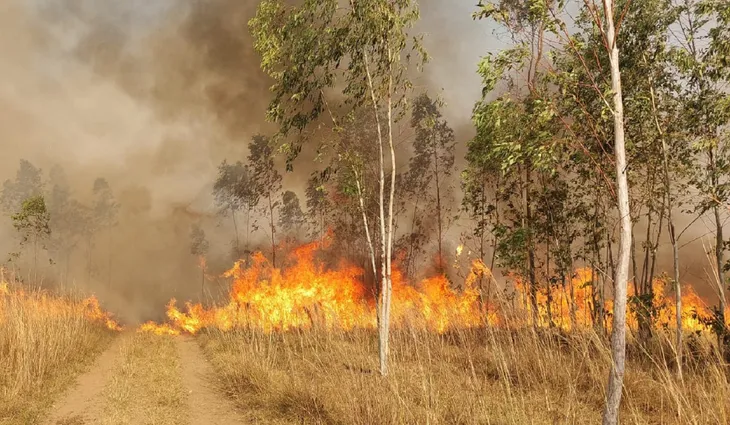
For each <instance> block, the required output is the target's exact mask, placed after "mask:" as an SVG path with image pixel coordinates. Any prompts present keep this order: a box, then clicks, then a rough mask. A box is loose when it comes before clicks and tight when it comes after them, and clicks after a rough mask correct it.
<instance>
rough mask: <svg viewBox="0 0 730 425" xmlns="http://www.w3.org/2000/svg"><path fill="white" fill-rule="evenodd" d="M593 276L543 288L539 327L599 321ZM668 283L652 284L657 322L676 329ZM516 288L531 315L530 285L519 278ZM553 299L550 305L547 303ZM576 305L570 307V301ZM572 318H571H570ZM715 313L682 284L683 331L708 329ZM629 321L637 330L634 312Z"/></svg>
mask: <svg viewBox="0 0 730 425" xmlns="http://www.w3.org/2000/svg"><path fill="white" fill-rule="evenodd" d="M593 280H594V279H593V274H592V270H591V269H590V268H581V269H578V270H577V271H576V272H575V273H574V276H573V277H572V278H571V279H566V283H565V285H555V286H552V287H551V288H550V292H549V293H548V290H547V288H546V287H545V286H544V285H541V286H540V288H539V289H538V291H537V294H536V299H537V305H538V314H537V316H538V323H539V325H540V326H549V325H550V318H552V325H553V326H557V327H560V328H562V329H565V330H570V329H571V328H572V326H573V324H574V325H575V326H577V327H591V326H593V325H594V324H595V323H597V321H598V320H599V318H598V317H593V316H592V314H593V313H594V309H593V305H595V303H599V302H600V295H599V293H598V290H596V287H595V286H594V284H593ZM668 284H669V282H668V280H667V279H666V278H655V279H654V281H653V282H652V292H653V299H652V305H653V306H654V308H655V312H654V318H653V320H654V323H655V324H656V325H657V326H659V327H666V328H670V329H676V311H677V309H676V304H675V302H674V298H673V297H672V296H668V295H667V292H668V286H669V285H668ZM515 288H516V290H517V293H518V295H519V299H520V303H521V306H522V307H523V308H524V309H525V310H526V311H528V312H531V311H532V306H531V302H530V292H529V288H528V286H527V285H526V284H525V283H523V282H522V281H521V280H520V279H517V278H515ZM633 289H634V287H633V285H631V286H630V287H629V294H628V295H629V297H632V296H634V291H633ZM548 299H550V302H548ZM571 299H572V300H573V303H572V305H571V301H570V300H571ZM571 315H572V319H571ZM612 315H613V300H610V299H608V300H605V301H604V316H605V318H608V317H611V316H612ZM711 316H712V311H711V309H710V308H709V307H708V305H707V303H705V301H703V300H702V299H701V298H700V297H699V295H697V293H696V292H695V291H694V289H693V288H692V287H691V286H689V285H682V311H681V317H682V329H684V330H687V331H690V332H695V331H704V330H707V326H706V324H705V323H703V319H704V320H705V321H707V320H708V319H709V318H710V317H711ZM725 318H726V320H727V321H728V323H727V325H728V326H730V309H728V310H727V311H726V312H725ZM626 321H627V323H628V325H629V326H630V327H633V328H636V327H637V326H638V320H637V317H636V314H635V312H632V311H631V309H629V311H628V312H627V316H626ZM605 325H606V326H607V327H608V328H610V325H611V322H610V321H608V320H606V323H605Z"/></svg>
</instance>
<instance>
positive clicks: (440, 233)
mask: <svg viewBox="0 0 730 425" xmlns="http://www.w3.org/2000/svg"><path fill="white" fill-rule="evenodd" d="M433 161H434V177H435V179H436V214H437V216H436V218H437V225H438V272H439V273H443V272H444V256H443V249H442V246H443V229H444V228H443V217H442V212H441V187H440V186H441V181H440V178H439V177H440V176H439V156H438V151H437V149H436V146H435V143H434V149H433Z"/></svg>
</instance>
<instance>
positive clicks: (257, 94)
mask: <svg viewBox="0 0 730 425" xmlns="http://www.w3.org/2000/svg"><path fill="white" fill-rule="evenodd" d="M153 3H154V5H152V4H151V3H150V2H144V1H128V2H115V1H112V0H109V1H81V0H79V1H75V0H45V1H41V0H37V1H34V2H22V1H20V0H10V1H7V2H3V5H2V6H0V26H2V28H3V31H4V34H5V37H3V39H2V41H0V57H2V59H3V66H2V67H0V80H1V81H2V83H0V117H2V118H0V120H2V122H1V124H0V140H2V142H0V143H2V150H3V155H2V156H0V179H2V180H5V179H9V178H12V177H13V176H14V174H15V171H16V169H17V165H18V160H19V159H20V158H24V159H28V160H30V161H31V162H32V163H34V164H35V165H36V166H39V167H41V168H43V170H44V175H45V177H46V178H48V171H49V170H50V168H51V167H52V166H54V165H60V166H62V167H63V168H64V169H65V171H66V173H67V174H68V180H69V182H70V184H71V186H72V189H73V196H74V197H75V198H77V199H79V200H81V201H82V202H87V203H88V201H90V197H91V188H92V184H93V181H94V180H95V179H96V178H97V177H104V178H106V179H107V180H108V181H109V182H110V184H111V187H112V189H113V191H114V193H115V195H116V197H117V200H118V201H119V202H120V204H121V210H120V217H119V225H118V226H117V228H115V230H114V232H113V233H112V234H111V235H110V236H107V235H106V233H104V232H99V235H98V237H96V238H95V241H94V245H93V248H92V249H91V250H90V253H89V252H82V251H89V250H87V249H86V248H79V249H78V250H77V251H79V252H78V253H77V255H75V257H74V258H73V260H72V262H73V263H74V264H73V265H72V266H71V269H72V275H73V277H74V280H75V282H76V284H77V285H78V286H81V287H84V288H86V289H93V290H95V291H97V292H99V295H100V297H101V298H102V299H103V300H105V301H106V302H107V303H108V304H109V305H110V308H111V309H113V310H115V311H119V312H120V313H122V314H123V315H124V316H125V317H123V319H125V320H127V321H138V320H141V319H145V318H149V317H150V315H151V314H154V313H153V312H155V313H156V312H159V311H161V310H162V309H161V308H160V304H161V303H164V302H165V301H166V300H167V299H169V297H170V296H175V295H177V296H178V297H180V298H183V299H185V298H189V297H191V296H195V295H196V294H197V291H198V287H199V284H197V283H196V282H199V281H200V280H199V278H196V276H200V271H199V270H197V269H196V262H195V259H194V258H192V257H191V254H190V253H189V242H188V240H189V239H188V235H189V231H190V225H191V223H193V222H197V221H200V220H204V221H206V222H207V223H208V224H209V226H208V227H210V228H212V230H213V232H212V233H217V234H213V235H209V237H211V238H212V239H215V238H220V241H215V240H214V241H213V242H212V243H211V245H214V246H215V245H219V244H218V243H216V242H220V244H222V245H223V248H222V249H223V250H225V249H227V242H228V240H229V239H230V238H229V237H228V236H226V230H225V228H223V227H221V228H216V227H215V225H216V224H217V222H218V219H217V218H216V217H215V215H214V214H213V208H212V199H211V196H210V186H211V184H212V181H213V179H214V178H215V174H216V166H217V165H218V164H219V163H220V161H221V160H222V159H224V158H232V159H238V158H242V157H245V153H246V144H247V142H248V140H249V139H250V137H251V136H252V135H253V134H255V133H257V132H260V131H264V130H265V129H264V127H263V126H264V112H265V107H266V104H267V102H268V94H267V90H268V86H269V84H268V82H267V81H266V79H265V78H264V76H263V75H262V73H261V72H260V70H259V60H258V58H257V57H256V56H255V55H254V52H253V48H252V45H251V42H250V39H249V35H248V30H247V27H246V22H247V20H248V18H249V17H250V16H252V14H253V12H254V7H255V3H253V2H250V3H247V5H244V6H242V5H241V2H234V1H209V2H204V3H203V2H185V3H184V4H181V2H172V1H159V2H153ZM52 184H53V182H51V181H49V182H47V186H50V185H52ZM5 224H7V223H5ZM0 229H2V230H0V232H2V233H1V234H0V236H2V239H1V240H2V243H1V244H0V250H2V251H0V252H2V255H3V256H4V255H5V253H7V252H9V251H11V250H13V249H15V243H16V241H15V240H13V237H12V233H11V231H10V230H11V229H9V226H7V225H3V226H0ZM110 255H111V258H112V262H111V263H109V264H107V263H108V261H107V259H108V257H109V256H110ZM89 256H91V257H92V258H93V264H94V265H95V268H96V270H92V272H91V273H88V272H87V270H86V263H87V261H86V260H87V259H88V257H89ZM47 269H48V270H47V271H46V273H47V274H48V275H49V278H50V277H52V275H53V272H52V271H51V269H52V268H51V267H47ZM110 269H111V272H110V271H109V270H110ZM109 275H111V276H112V278H111V279H109ZM90 276H91V277H90Z"/></svg>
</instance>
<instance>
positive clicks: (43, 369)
mask: <svg viewBox="0 0 730 425" xmlns="http://www.w3.org/2000/svg"><path fill="white" fill-rule="evenodd" d="M113 335H114V333H113V332H112V331H110V330H108V329H107V328H106V327H105V325H104V324H103V323H102V322H99V321H95V320H90V319H89V317H88V314H87V305H85V304H84V302H83V300H82V299H81V298H79V297H74V296H54V295H50V294H48V293H45V292H41V291H30V292H23V291H21V290H19V289H17V287H16V286H15V285H11V284H8V283H7V282H0V424H2V425H16V424H37V423H39V420H40V418H41V417H43V415H44V414H45V412H46V410H47V409H48V408H49V407H50V405H51V403H52V402H53V400H54V399H55V398H56V397H58V396H59V395H60V394H61V393H62V392H63V391H64V389H65V388H66V387H67V386H68V385H69V384H70V383H72V382H73V380H74V378H75V377H76V376H77V375H78V374H79V373H81V372H82V371H83V370H84V369H85V368H86V367H87V366H88V365H89V364H90V363H91V362H92V360H93V359H94V358H95V357H96V356H97V355H98V354H99V353H101V352H102V351H103V350H104V349H105V348H106V347H107V346H108V345H109V343H110V342H111V340H112V338H113Z"/></svg>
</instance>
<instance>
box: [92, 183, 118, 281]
mask: <svg viewBox="0 0 730 425" xmlns="http://www.w3.org/2000/svg"><path fill="white" fill-rule="evenodd" d="M92 193H93V195H94V201H93V207H92V211H93V214H94V222H95V223H97V226H98V227H99V228H102V227H103V228H105V229H106V231H107V238H108V252H107V286H109V287H111V284H112V259H113V257H114V252H113V249H114V243H113V235H114V233H113V229H114V226H116V225H117V214H118V212H119V204H118V203H117V201H116V200H115V199H114V193H113V192H112V189H111V186H110V185H109V182H108V181H107V180H106V179H105V178H102V177H99V178H97V179H96V180H94V187H93V190H92Z"/></svg>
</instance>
